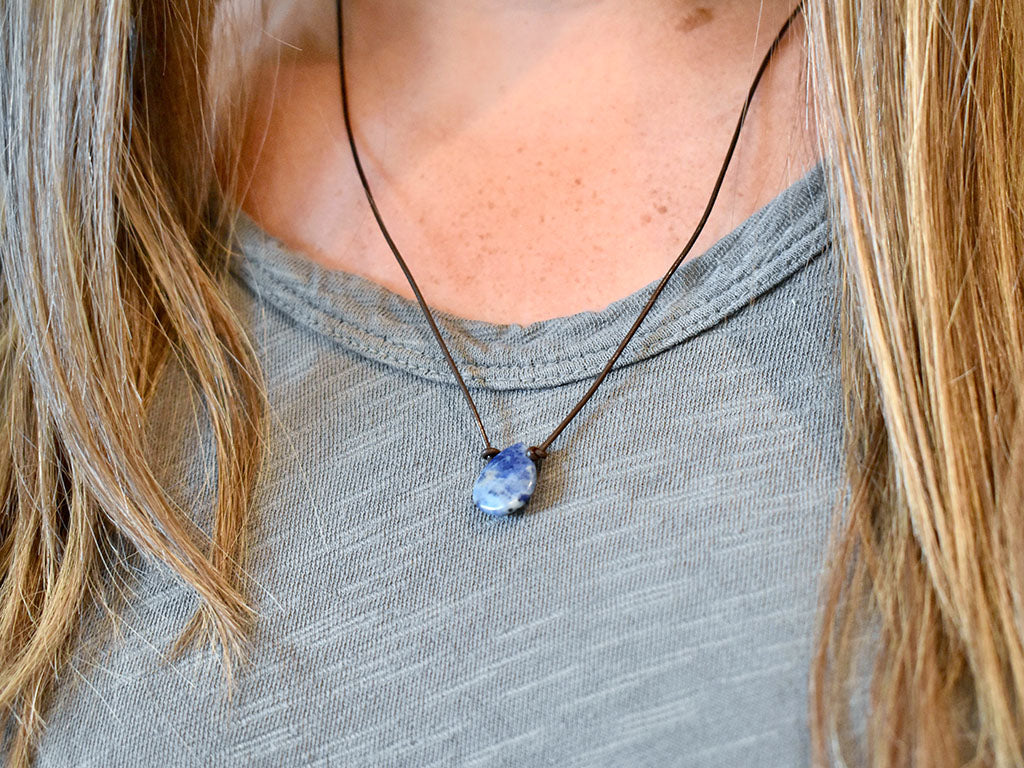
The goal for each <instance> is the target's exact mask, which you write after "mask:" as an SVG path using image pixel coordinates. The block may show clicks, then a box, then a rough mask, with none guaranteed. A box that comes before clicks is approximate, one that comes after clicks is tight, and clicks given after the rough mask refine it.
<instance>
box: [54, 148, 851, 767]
mask: <svg viewBox="0 0 1024 768" xmlns="http://www.w3.org/2000/svg"><path fill="white" fill-rule="evenodd" d="M825 194H826V193H825V190H824V188H823V182H822V173H821V168H820V166H819V167H818V168H815V169H814V170H813V171H811V172H810V173H808V174H807V175H806V176H805V177H804V178H803V179H801V180H800V181H799V182H797V183H796V184H795V185H794V186H792V187H790V188H789V189H787V190H785V191H784V192H783V193H782V194H781V195H779V196H778V197H777V198H776V199H775V200H773V201H772V202H771V203H770V204H769V205H768V206H766V207H765V208H763V209H762V210H761V211H759V212H758V213H756V214H755V215H753V216H752V217H751V218H750V219H748V220H747V221H745V222H744V223H743V224H742V225H741V226H740V227H739V228H738V229H736V230H735V231H734V232H732V233H731V234H729V235H728V236H727V237H725V238H724V239H723V240H721V241H720V242H718V243H717V244H716V245H715V246H714V247H712V248H711V249H710V250H709V251H708V252H706V253H705V254H702V255H701V256H700V257H698V258H696V259H694V260H692V261H689V262H687V263H685V264H683V266H682V267H681V268H680V269H679V271H678V272H677V274H676V275H675V277H674V278H673V280H672V281H671V282H670V284H669V286H668V288H667V289H666V291H665V293H664V294H663V295H662V297H661V299H660V300H659V303H658V304H657V305H656V306H655V309H654V310H653V312H652V313H651V315H650V316H649V317H648V319H647V320H646V321H645V323H644V325H643V326H642V328H641V330H640V332H639V334H638V336H637V337H636V338H635V339H634V340H633V342H632V343H631V345H630V346H629V347H628V348H627V351H626V353H625V354H624V356H623V358H622V360H621V361H620V362H619V364H618V365H617V367H616V368H615V369H614V370H613V371H612V373H611V374H610V375H609V377H608V379H607V380H606V382H605V383H604V385H603V386H602V387H601V389H599V390H598V393H597V395H596V396H595V398H594V399H593V400H592V401H591V402H590V404H588V406H587V407H586V408H585V409H584V410H583V411H582V412H581V413H580V415H579V416H577V418H576V420H575V421H574V422H573V423H572V424H571V425H570V427H569V428H568V429H567V430H566V432H565V433H563V435H562V436H561V437H560V438H559V439H558V440H557V441H556V442H555V443H554V445H553V447H552V452H551V456H550V457H549V458H548V459H547V460H546V462H545V464H544V466H543V468H542V472H541V477H540V482H539V486H538V490H537V492H536V494H535V495H534V498H533V500H532V501H531V502H530V505H529V507H528V510H529V513H528V514H526V515H525V516H522V517H517V518H514V519H503V520H491V519H486V518H484V517H483V516H482V515H481V514H479V513H478V512H476V510H475V509H474V508H473V506H472V503H471V501H470V492H471V488H472V484H473V481H474V479H475V477H476V475H477V473H478V472H479V470H480V468H481V466H482V461H481V460H480V459H479V452H480V450H481V449H482V444H481V442H480V438H479V435H478V433H477V432H476V431H475V426H474V423H473V421H472V418H471V416H470V413H469V410H468V408H467V406H466V404H465V402H464V400H463V398H462V394H461V393H460V391H459V390H458V388H457V387H456V386H455V385H454V383H453V382H452V378H451V374H450V372H449V371H448V369H447V368H446V366H445V364H444V360H443V358H442V356H441V353H440V351H439V350H438V349H437V347H436V343H435V341H434V340H433V339H432V337H431V336H430V333H429V330H428V328H427V326H426V323H425V321H424V319H423V317H422V315H421V314H420V311H419V309H418V307H417V306H416V305H415V304H414V303H413V302H411V301H407V300H405V299H404V298H402V297H399V296H397V295H396V294H393V293H390V292H388V291H387V290H385V289H383V288H381V287H379V286H377V285H375V284H373V283H371V282H369V281H367V280H364V279H362V278H359V277H355V276H352V275H349V274H344V273H338V272H331V271H328V270H325V269H324V268H322V267H320V266H318V265H316V264H315V263H314V262H312V261H311V260H307V259H305V258H303V257H302V256H301V255H300V254H296V253H293V252H290V251H289V250H288V249H286V248H285V247H284V246H282V245H281V244H280V243H279V242H278V241H276V240H274V239H273V238H271V237H269V236H268V235H266V234H265V233H264V232H262V231H261V230H260V229H259V228H258V227H257V226H256V225H255V224H254V223H253V222H252V221H251V220H249V219H248V218H245V217H243V221H242V228H241V230H240V232H239V233H238V246H239V247H238V259H237V261H236V263H235V266H234V277H233V280H234V282H233V283H232V286H231V294H230V297H231V301H232V302H233V303H234V305H235V306H236V307H237V308H238V310H239V312H240V313H241V315H242V316H243V318H244V319H245V322H246V323H247V324H248V327H249V329H250V331H251V333H252V334H253V337H254V339H255V341H256V344H257V346H258V350H259V353H260V356H261V359H262V361H263V365H264V367H265V373H266V376H267V379H268V383H269V392H270V398H271V403H272V406H273V409H274V415H273V434H272V439H271V441H270V444H269V457H268V460H267V463H266V465H265V467H264V469H263V471H262V474H261V477H260V481H259V485H258V491H257V495H256V499H255V511H254V514H253V518H252V526H251V530H252V536H253V539H252V540H253V547H252V557H251V561H250V562H249V568H250V571H251V573H252V575H253V577H254V579H255V581H256V583H257V584H258V585H259V586H258V587H257V588H256V589H255V592H254V599H255V601H256V606H257V608H258V610H259V613H260V618H259V622H258V624H257V627H256V631H255V636H254V643H253V646H252V649H251V654H250V655H251V664H250V665H249V666H247V667H245V668H242V669H240V670H238V671H237V672H236V690H235V692H234V696H233V699H231V700H230V701H229V700H228V699H227V697H226V696H225V695H224V694H223V689H222V688H221V686H220V677H219V675H220V671H219V667H218V666H217V663H216V658H217V657H216V655H215V654H214V653H213V652H211V651H208V650H203V651H194V652H191V653H189V654H187V655H186V656H184V657H183V658H182V659H180V660H178V661H175V662H173V663H166V662H164V661H162V660H161V657H162V654H163V653H164V651H165V650H166V649H167V648H168V647H169V646H170V644H171V641H172V640H173V638H174V637H175V636H176V634H177V633H178V632H179V631H180V629H181V628H182V627H183V625H184V623H185V621H186V619H187V617H188V615H189V614H190V612H191V611H192V609H193V608H194V606H195V604H196V602H195V598H194V597H192V596H191V595H190V594H189V593H188V591H187V590H186V589H185V588H184V587H183V586H182V585H181V584H180V583H178V582H177V581H176V580H175V579H174V578H172V577H171V576H169V575H168V573H167V571H166V570H165V569H163V568H161V567H158V566H155V565H147V566H146V567H145V568H143V569H142V571H141V573H140V574H139V576H138V580H137V581H136V582H135V583H134V584H133V586H132V594H131V596H130V599H129V602H128V605H127V607H126V609H125V611H124V626H123V627H122V631H121V638H120V639H116V638H110V637H106V636H103V635H100V634H98V630H97V634H96V637H99V638H101V639H102V638H105V639H103V641H102V643H99V644H94V645H97V647H98V650H96V651H86V650H82V651H81V652H80V653H79V655H78V656H77V658H76V660H75V662H74V664H73V665H72V669H71V670H70V671H69V672H67V673H65V674H64V676H63V677H62V684H61V686H60V689H59V693H58V695H57V697H56V700H55V702H54V705H53V707H52V709H51V718H50V723H49V728H48V730H47V731H46V733H45V735H44V737H43V739H42V742H41V745H40V749H39V753H38V764H39V765H41V766H103V767H104V768H107V767H112V766H153V767H154V768H168V767H170V766H242V765H254V766H297V765H302V766H306V765H309V766H363V765H373V766H447V765H465V766H519V767H522V766H539V765H555V766H655V765H680V766H726V767H728V768H737V766H758V767H759V768H769V767H770V766H779V768H783V767H784V768H795V767H796V766H803V765H807V764H808V761H809V758H808V751H809V731H808V727H807V714H806V709H807V670H808V667H809V663H810V658H809V657H810V649H811V641H812V634H813V629H814V618H815V613H814V612H815V606H816V604H817V601H818V595H817V589H818V579H819V576H820V574H821V573H822V570H823V567H824V564H825V545H826V543H827V533H828V530H829V526H830V524H831V522H832V521H833V518H834V516H835V515H836V514H839V512H838V511H837V509H836V508H835V507H834V506H833V502H834V501H835V499H836V498H837V495H840V494H841V493H842V487H843V481H842V475H841V455H842V433H841V400H840V385H839V371H838V357H837V336H836V331H837V324H838V270H837V263H836V258H835V256H834V254H833V251H832V249H831V247H830V244H829V239H828V228H827V212H826V198H825ZM508 285H509V287H508V289H509V290H518V289H519V286H518V285H517V281H516V278H515V276H514V275H509V283H508ZM652 287H653V284H652V285H651V286H647V287H646V288H644V289H643V290H640V291H637V292H636V293H635V294H633V295H631V296H628V297H626V298H623V299H621V300H619V301H617V302H615V303H613V304H612V305H611V306H609V307H607V308H606V309H604V310H602V311H599V312H584V313H580V314H577V315H573V316H571V317H564V318H558V319H554V320H548V321H543V322H539V323H534V324H532V325H530V326H528V327H525V328H524V327H521V326H499V325H492V324H488V323H484V322H479V321H465V320H461V319H459V318H455V317H452V316H449V315H445V314H441V315H440V324H441V326H442V330H443V331H444V332H445V333H446V335H447V338H449V339H450V340H451V347H452V351H453V354H454V355H455V356H456V359H457V361H458V362H459V364H460V368H461V370H462V371H463V372H464V375H465V376H466V378H467V381H468V383H469V384H470V385H471V386H472V387H473V391H474V396H475V398H476V401H477V404H478V407H479V408H480V412H481V414H482V416H483V418H484V420H485V423H486V425H487V426H488V428H489V430H490V434H491V436H492V440H493V441H494V443H495V444H496V445H498V446H500V447H503V446H505V445H508V444H509V443H511V442H515V441H517V440H524V441H526V442H527V444H530V443H536V442H539V441H540V440H541V439H542V438H543V437H544V436H545V435H546V434H547V433H548V431H549V430H550V429H551V428H552V427H553V426H554V425H555V424H557V423H558V421H560V420H561V418H562V417H563V416H564V415H565V414H566V413H567V411H568V410H569V408H570V407H571V406H572V404H573V403H574V402H575V401H576V400H577V398H579V396H580V395H581V394H582V393H583V391H584V390H585V389H586V387H587V386H588V385H589V383H590V382H591V381H592V380H593V378H594V376H596V374H597V373H598V371H599V370H600V368H601V366H602V365H603V364H604V363H605V362H606V360H607V358H608V356H609V355H610V353H611V350H612V349H614V347H615V346H616V344H617V343H618V342H619V341H620V340H621V338H622V337H623V335H624V334H625V332H626V330H627V329H628V327H629V325H630V324H631V323H632V321H633V320H634V318H635V317H636V315H637V313H638V311H639V309H640V307H641V306H642V304H643V302H644V301H645V300H646V298H647V296H648V295H649V292H650V290H651V288H652ZM150 428H151V435H152V449H153V451H154V456H155V458H156V461H157V464H158V466H159V467H160V471H161V473H162V477H163V478H164V479H165V481H166V482H167V483H168V484H169V485H170V486H171V487H172V488H173V489H174V493H175V495H176V497H177V498H179V499H180V500H181V502H182V503H183V504H184V505H186V508H187V509H190V510H192V513H193V515H194V517H195V519H196V521H197V522H198V523H199V524H200V525H201V526H203V527H205V528H207V529H208V528H209V524H210V521H209V515H208V513H207V512H206V511H205V509H204V507H203V505H204V499H206V498H208V489H209V484H210V482H211V475H212V461H211V458H212V457H211V454H210V443H209V437H208V428H207V425H206V422H205V420H204V417H203V415H202V413H201V412H200V413H198V414H197V405H196V401H195V399H194V397H193V396H191V395H190V394H189V389H188V385H187V383H186V378H185V377H184V376H183V375H182V374H180V372H178V371H177V369H174V368H172V369H170V371H169V374H168V376H167V378H166V379H165V380H164V382H163V385H162V388H161V391H160V397H159V398H158V403H157V405H156V408H155V410H154V412H153V415H152V417H151V423H150ZM839 509H840V510H841V509H842V507H840V508H839ZM82 647H83V649H85V648H87V647H89V646H87V644H83V646H82Z"/></svg>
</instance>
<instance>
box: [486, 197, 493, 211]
mask: <svg viewBox="0 0 1024 768" xmlns="http://www.w3.org/2000/svg"><path fill="white" fill-rule="evenodd" d="M487 208H488V209H489V210H492V211H493V210H494V201H493V200H488V201H487Z"/></svg>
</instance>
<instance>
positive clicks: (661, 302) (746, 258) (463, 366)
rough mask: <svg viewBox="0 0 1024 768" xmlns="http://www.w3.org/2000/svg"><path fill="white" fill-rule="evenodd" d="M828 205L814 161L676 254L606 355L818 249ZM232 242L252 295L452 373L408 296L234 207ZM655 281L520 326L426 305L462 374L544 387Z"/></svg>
mask: <svg viewBox="0 0 1024 768" xmlns="http://www.w3.org/2000/svg"><path fill="white" fill-rule="evenodd" d="M827 217H828V211H827V200H826V192H825V188H824V182H823V172H822V166H821V164H820V163H819V164H818V165H817V166H815V167H814V168H813V169H812V170H810V171H808V172H807V174H806V175H804V176H803V177H802V178H801V179H800V180H799V181H797V182H796V183H794V184H793V185H792V186H790V187H789V188H787V189H785V190H783V191H782V192H781V193H780V194H779V195H778V196H776V197H775V198H774V199H773V200H771V201H770V202H769V203H768V204H767V205H765V206H764V207H763V208H761V209H760V210H759V211H757V212H756V213H754V214H753V215H752V216H750V217H749V218H748V219H746V220H745V221H743V223H741V224H740V225H739V226H738V227H737V228H736V229H734V230H733V231H732V232H730V233H729V234H727V235H726V236H725V237H723V238H722V239H720V240H719V241H718V242H716V243H715V244H714V245H713V246H711V247H710V248H709V249H708V250H707V251H705V252H704V253H703V254H701V255H699V256H697V257H695V258H691V259H689V260H687V261H685V262H684V263H683V264H681V265H680V267H679V269H678V270H676V273H675V274H674V275H673V276H672V279H671V280H670V281H669V283H668V285H667V286H666V287H665V290H664V291H663V292H662V294H661V296H659V297H658V301H657V302H656V303H655V305H654V308H653V309H652V310H651V312H650V314H649V315H648V316H647V318H646V319H645V320H644V322H643V325H641V327H640V329H639V330H638V331H637V334H636V335H635V336H634V337H633V339H632V341H631V342H630V344H629V346H628V347H627V348H626V350H625V351H624V352H623V354H622V356H621V357H620V358H619V360H618V361H617V363H616V365H615V367H616V368H619V367H621V366H624V365H629V364H631V363H635V362H637V361H639V360H643V359H646V358H649V357H651V356H653V355H656V354H658V353H660V352H663V351H665V350H666V349H668V348H670V347H672V346H674V345H677V344H679V343H681V342H684V341H686V340H687V339H689V338H691V337H693V336H694V335H695V334H698V333H701V332H702V331H704V330H706V329H708V328H710V327H712V326H713V325H715V324H716V323H718V322H719V321H721V320H722V319H723V318H725V317H727V316H728V315H730V314H732V313H733V312H736V311H737V310H739V309H740V308H742V307H743V306H744V305H745V304H747V303H748V302H749V301H751V300H752V299H754V298H756V297H757V296H760V295H761V294H764V293H767V292H768V291H769V290H771V289H772V288H773V287H774V286H776V285H777V284H779V283H781V282H782V281H783V280H785V279H786V278H787V277H789V276H790V275H792V274H793V273H794V272H796V271H797V270H799V269H800V268H801V267H803V266H805V265H806V264H807V263H809V262H810V261H811V260H812V259H814V258H816V257H817V256H819V255H820V254H822V253H823V252H824V251H825V249H826V248H827V247H828V245H829V235H828V218H827ZM234 244H235V247H234V248H233V258H232V262H231V272H232V274H233V275H234V276H235V277H236V278H237V279H238V280H239V281H240V282H241V283H242V284H243V285H244V286H246V287H247V288H248V290H249V291H250V292H251V294H252V295H253V296H254V297H255V299H256V300H257V301H261V302H266V303H267V304H270V305H272V306H274V307H276V308H277V309H278V310H280V311H281V312H283V313H285V314H287V315H288V316H290V317H291V318H292V319H293V320H294V321H295V322H297V323H299V324H300V325H302V326H304V327H305V328H307V329H308V330H309V331H310V332H312V333H316V334H320V335H322V336H324V337H326V338H328V339H330V340H331V341H332V342H335V343H337V344H338V345H339V347H341V348H344V349H346V350H348V351H350V352H352V353H355V354H357V355H361V356H363V357H365V358H369V359H371V360H375V361H377V362H380V363H383V364H385V365H389V366H393V367H397V368H401V369H403V370H406V371H409V372H411V373H414V374H416V375H418V376H422V377H425V378H427V379H431V380H434V381H440V382H452V383H453V381H454V380H453V378H452V373H451V371H450V370H449V368H448V366H447V363H446V362H445V359H444V357H443V355H442V353H441V350H440V348H439V347H438V345H437V341H436V340H435V339H434V338H433V335H432V334H431V332H430V328H429V327H428V325H427V322H426V319H425V318H424V316H423V313H422V311H421V310H420V308H419V306H418V305H417V304H416V302H415V301H413V300H411V299H406V298H405V297H403V296H400V295H399V294H397V293H394V292H393V291H391V290H389V289H387V288H384V287H383V286H381V285H379V284H378V283H375V282H373V281H371V280H368V279H366V278H364V277H361V276H359V275H355V274H351V273H348V272H341V271H338V270H331V269H328V268H327V267H324V266H322V265H320V264H319V263H317V262H315V261H313V260H312V259H310V258H308V257H306V256H304V255H302V254H301V253H297V252H295V251H293V250H291V249H290V248H288V247H287V246H285V245H284V244H283V243H282V242H281V241H280V240H278V239H276V238H274V237H273V236H271V235H269V234H268V233H267V232H266V231H264V230H263V229H262V228H261V227H260V226H259V225H258V224H256V223H255V222H254V221H253V220H252V219H251V218H250V217H249V216H248V215H246V214H245V212H244V211H242V212H240V216H239V220H238V223H237V226H236V228H235V232H234ZM656 285H657V281H654V282H652V283H650V284H648V285H646V286H644V287H643V288H641V289H640V290H638V291H636V292H634V293H632V294H630V295H629V296H626V297H624V298H621V299H618V300H617V301H614V302H613V303H611V304H609V305H608V306H607V307H605V308H604V309H602V310H599V311H587V312H579V313H577V314H574V315H568V316H565V317H558V318H552V319H549V320H541V321H539V322H535V323H531V324H529V325H526V326H522V325H516V324H512V325H509V324H498V323H489V322H485V321H482V320H471V319H466V318H463V317H458V316H456V315H452V314H449V313H447V312H434V317H435V319H436V320H437V324H438V327H439V328H440V330H441V333H442V335H443V336H444V337H445V341H446V342H447V343H448V346H449V349H450V350H451V353H452V356H453V357H454V358H455V362H456V364H457V365H458V367H459V371H460V372H461V373H462V376H463V377H464V379H465V380H466V384H467V385H468V386H470V387H487V388H490V389H499V390H504V389H532V388H542V387H551V386H557V385H560V384H565V383H568V382H572V381H578V380H581V379H589V378H593V377H595V376H596V375H597V374H598V373H599V372H600V371H601V369H602V368H603V367H604V365H605V364H606V363H607V362H608V359H609V358H610V357H611V354H612V352H613V351H614V350H615V348H616V347H617V346H618V344H619V343H620V342H621V341H622V339H623V338H624V337H625V335H626V333H627V331H628V330H629V328H630V326H631V325H632V323H633V322H634V321H635V320H636V317H637V316H638V315H639V313H640V310H641V309H642V308H643V306H644V304H645V302H646V301H647V299H648V297H649V296H650V294H651V292H652V291H653V290H654V287H655V286H656ZM428 301H429V299H428Z"/></svg>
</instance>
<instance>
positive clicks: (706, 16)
mask: <svg viewBox="0 0 1024 768" xmlns="http://www.w3.org/2000/svg"><path fill="white" fill-rule="evenodd" d="M712 17H713V14H712V13H711V11H710V9H708V8H697V9H695V10H694V11H693V13H688V14H686V15H685V16H683V18H682V19H680V20H679V21H678V22H676V31H677V32H692V31H693V30H695V29H697V27H702V26H704V25H705V24H707V23H708V22H709V21H711V19H712Z"/></svg>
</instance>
